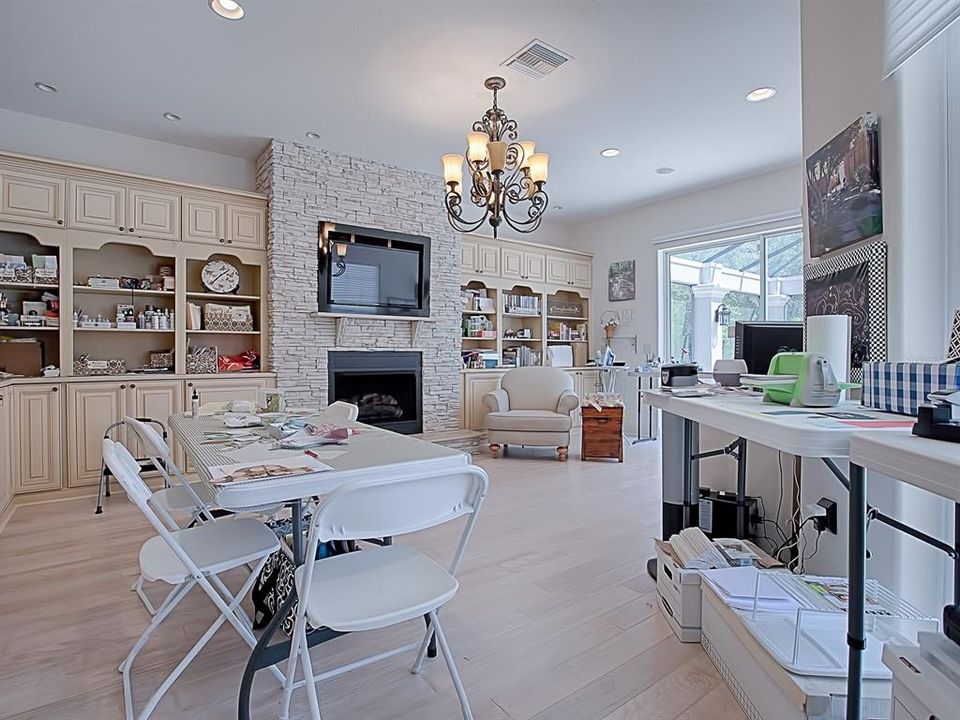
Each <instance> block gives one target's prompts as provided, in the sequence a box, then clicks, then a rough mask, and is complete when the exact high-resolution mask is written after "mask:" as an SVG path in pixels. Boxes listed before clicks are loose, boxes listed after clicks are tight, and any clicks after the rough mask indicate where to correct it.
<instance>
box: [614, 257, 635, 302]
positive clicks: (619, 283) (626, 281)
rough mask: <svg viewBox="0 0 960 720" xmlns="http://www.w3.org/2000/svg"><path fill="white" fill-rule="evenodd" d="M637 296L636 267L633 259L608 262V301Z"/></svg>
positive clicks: (631, 298) (629, 298) (630, 298)
mask: <svg viewBox="0 0 960 720" xmlns="http://www.w3.org/2000/svg"><path fill="white" fill-rule="evenodd" d="M636 297H637V268H636V265H635V262H634V261H633V260H621V261H619V262H613V263H610V269H609V270H608V271H607V299H608V300H610V302H617V301H619V300H633V299H635V298H636Z"/></svg>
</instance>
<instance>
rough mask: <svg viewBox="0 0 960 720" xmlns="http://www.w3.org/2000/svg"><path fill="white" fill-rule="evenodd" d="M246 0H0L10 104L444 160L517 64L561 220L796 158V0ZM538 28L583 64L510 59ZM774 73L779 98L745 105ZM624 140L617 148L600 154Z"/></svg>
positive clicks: (139, 125) (516, 95) (516, 98)
mask: <svg viewBox="0 0 960 720" xmlns="http://www.w3.org/2000/svg"><path fill="white" fill-rule="evenodd" d="M241 2H242V3H243V6H244V8H245V9H246V17H245V18H244V19H243V20H241V21H239V22H231V21H227V20H223V19H221V18H219V17H218V16H216V15H214V14H213V12H211V11H210V9H209V8H208V5H207V0H126V1H120V0H0V107H5V108H8V109H10V110H16V111H19V112H24V113H30V114H34V115H41V116H45V117H50V118H54V119H57V120H64V121H68V122H73V123H79V124H82V125H89V126H93V127H97V128H103V129H107V130H113V131H116V132H122V133H128V134H131V135H137V136H141V137H146V138H151V139H155V140H162V141H166V142H170V143H176V144H180V145H186V146H190V147H196V148H202V149H205V150H211V151H214V152H219V153H225V154H228V155H236V156H241V157H246V158H254V157H256V156H257V154H258V153H259V151H260V150H261V149H262V147H263V145H264V142H265V140H266V139H267V138H270V137H279V138H286V139H293V140H296V141H298V142H303V143H314V144H316V145H320V146H322V147H325V148H329V149H331V150H335V151H339V152H344V153H349V154H351V155H357V156H360V157H364V158H370V159H375V160H379V161H382V162H386V163H390V164H395V165H399V166H401V167H405V168H411V169H419V170H427V171H430V172H436V173H438V174H439V172H440V161H439V157H440V155H441V154H443V153H444V152H462V148H463V145H464V133H465V132H466V131H467V129H468V128H469V125H470V124H471V123H472V121H473V120H474V119H477V118H479V117H480V115H481V114H482V113H483V111H484V110H485V109H486V108H487V107H488V106H489V104H490V95H489V93H488V92H487V91H486V90H484V89H483V80H484V78H485V77H487V76H489V75H493V74H502V75H504V76H505V77H506V78H507V82H508V85H507V88H506V89H505V90H503V91H501V94H500V105H501V107H502V108H504V109H505V110H506V111H507V113H508V114H509V115H510V116H511V117H513V118H516V119H517V121H518V122H519V125H520V131H521V137H531V138H532V139H534V140H536V141H537V142H538V150H542V151H544V152H549V153H550V155H551V173H550V182H549V183H548V186H547V190H548V192H549V193H550V195H551V204H557V205H562V206H563V208H564V209H563V210H562V211H559V212H557V211H552V210H551V212H550V213H549V214H550V216H551V219H554V220H566V221H573V220H581V219H584V218H586V217H590V216H595V215H598V214H601V213H604V212H609V211H610V210H613V209H617V208H621V207H625V206H628V205H632V204H638V203H641V202H646V201H649V200H651V199H654V198H657V197H662V196H666V195H672V194H678V193H682V192H685V191H688V190H691V189H693V188H696V187H701V186H704V185H709V184H713V183H718V182H722V181H724V180H727V179H731V178H733V177H738V176H744V175H748V174H752V173H755V172H760V171H763V170H767V169H771V168H774V167H779V166H783V165H786V164H789V163H794V162H799V160H800V155H801V147H800V70H799V66H800V50H799V2H798V0H753V1H745V0H672V1H669V2H668V1H665V0H657V1H655V2H654V1H651V2H647V1H646V0H636V1H634V2H629V1H616V0H602V1H601V0H568V1H559V0H549V1H548V0H523V1H521V0H446V1H443V2H441V1H439V0H435V1H430V0H354V1H352V2H347V1H345V0H343V1H338V2H326V1H321V0H241ZM533 37H538V38H540V39H542V40H543V41H545V42H547V43H549V44H551V45H553V46H555V47H558V48H560V49H561V50H564V51H566V52H567V53H569V54H571V55H573V57H574V60H572V61H570V62H568V63H567V64H566V65H564V66H563V67H561V68H560V69H559V70H557V71H556V72H554V73H553V74H552V75H550V76H548V77H547V78H545V79H543V80H533V79H530V78H527V77H525V76H523V75H520V74H517V73H515V72H513V71H509V70H506V69H505V68H501V67H499V65H500V63H501V62H502V61H503V60H505V59H506V58H507V57H508V56H509V55H511V54H512V53H513V52H514V51H516V50H518V49H519V48H520V47H522V46H523V45H525V44H526V43H527V42H528V41H529V40H531V39H532V38H533ZM36 81H42V82H47V83H50V84H53V85H55V86H56V87H57V88H59V92H58V93H55V94H46V93H41V92H39V91H37V90H36V89H34V87H33V83H34V82H36ZM762 85H772V86H775V87H776V88H777V89H778V91H779V92H778V94H777V95H776V97H775V98H773V99H772V100H769V101H766V102H762V103H748V102H746V101H745V100H744V95H745V94H746V93H747V92H748V91H749V90H751V89H753V88H755V87H758V86H762ZM165 111H169V112H174V113H177V114H179V115H181V116H182V118H183V120H182V121H181V122H179V123H171V122H169V121H167V120H164V119H163V118H162V117H161V115H162V113H163V112H165ZM309 130H315V131H317V132H319V133H320V135H321V137H320V139H319V140H316V141H310V140H307V139H306V138H305V137H304V133H305V132H307V131H309ZM611 145H614V146H617V147H620V148H621V149H622V151H623V153H622V155H621V156H620V157H618V158H615V159H609V160H608V159H604V158H601V157H600V154H599V152H600V150H601V149H602V148H604V147H608V146H611ZM661 166H670V167H673V168H676V172H675V173H674V174H672V175H669V176H663V175H657V174H655V173H654V172H653V171H654V169H655V168H658V167H661Z"/></svg>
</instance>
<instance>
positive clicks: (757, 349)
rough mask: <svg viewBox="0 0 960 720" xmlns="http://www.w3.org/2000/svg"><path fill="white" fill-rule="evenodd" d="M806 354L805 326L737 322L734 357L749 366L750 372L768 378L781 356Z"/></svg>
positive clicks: (787, 323) (782, 322)
mask: <svg viewBox="0 0 960 720" xmlns="http://www.w3.org/2000/svg"><path fill="white" fill-rule="evenodd" d="M801 350H803V323H802V322H785V321H777V320H771V321H767V322H737V325H736V342H735V346H734V357H736V358H742V359H743V360H745V361H746V363H747V372H749V373H753V374H755V375H763V374H766V373H767V372H768V371H769V370H770V361H771V360H772V359H773V356H774V355H776V354H777V353H779V352H799V351H801Z"/></svg>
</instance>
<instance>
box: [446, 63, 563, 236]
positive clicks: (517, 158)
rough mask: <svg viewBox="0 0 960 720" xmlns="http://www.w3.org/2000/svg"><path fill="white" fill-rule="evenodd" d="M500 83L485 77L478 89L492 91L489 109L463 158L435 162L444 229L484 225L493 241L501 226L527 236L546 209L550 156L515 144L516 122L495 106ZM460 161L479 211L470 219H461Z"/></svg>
mask: <svg viewBox="0 0 960 720" xmlns="http://www.w3.org/2000/svg"><path fill="white" fill-rule="evenodd" d="M506 84H507V81H506V80H504V79H503V78H501V77H491V78H487V80H486V82H484V84H483V86H484V87H485V88H487V89H488V90H491V91H492V92H493V107H491V108H490V109H489V110H487V111H486V112H485V113H484V114H483V117H482V118H480V119H479V120H477V121H476V122H475V123H473V129H472V130H471V132H468V133H467V149H466V152H465V156H464V155H458V154H456V153H451V154H448V155H444V156H443V157H442V158H441V162H442V163H443V182H444V184H445V186H446V188H447V192H446V195H445V196H444V201H443V203H444V207H445V208H446V210H447V218H448V219H449V220H450V224H451V225H452V226H453V227H454V229H456V230H458V231H460V232H473V231H474V230H477V229H478V228H479V227H480V226H481V225H483V224H484V223H489V224H490V226H491V227H492V228H493V236H494V237H497V230H498V228H499V227H500V225H502V224H504V223H506V224H507V225H508V226H510V227H511V228H513V230H515V231H516V232H519V233H529V232H533V231H534V230H536V229H537V228H538V227H539V226H540V221H541V219H542V218H543V213H544V211H545V210H546V209H547V204H548V202H549V198H548V197H547V193H546V191H544V189H543V188H544V186H545V185H546V184H547V175H548V166H549V163H550V156H549V155H547V154H546V153H538V152H535V151H536V143H534V142H533V141H532V140H520V141H518V140H517V121H516V120H511V119H510V118H508V117H507V114H506V113H505V112H504V111H503V110H501V109H500V108H499V107H498V106H497V91H498V90H502V89H503V88H504V87H505V86H506ZM464 162H466V171H467V176H468V177H467V182H468V183H469V185H470V187H469V192H468V193H466V194H467V197H468V198H469V202H470V204H472V205H474V206H475V207H477V208H478V209H479V211H480V215H479V217H477V218H475V219H472V220H471V219H468V218H466V217H464V202H463V198H464V194H465V186H464V177H463V175H464ZM471 214H472V213H471Z"/></svg>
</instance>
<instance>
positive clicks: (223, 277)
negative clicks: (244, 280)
mask: <svg viewBox="0 0 960 720" xmlns="http://www.w3.org/2000/svg"><path fill="white" fill-rule="evenodd" d="M200 281H201V282H202V283H203V286H204V287H205V288H206V289H207V290H208V291H209V292H212V293H220V294H223V295H226V294H227V293H235V292H236V291H237V289H238V288H239V287H240V271H239V270H237V268H235V267H234V266H233V265H231V264H230V263H228V262H227V261H225V260H211V261H210V262H208V263H207V264H206V265H204V266H203V270H202V271H201V272H200Z"/></svg>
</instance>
